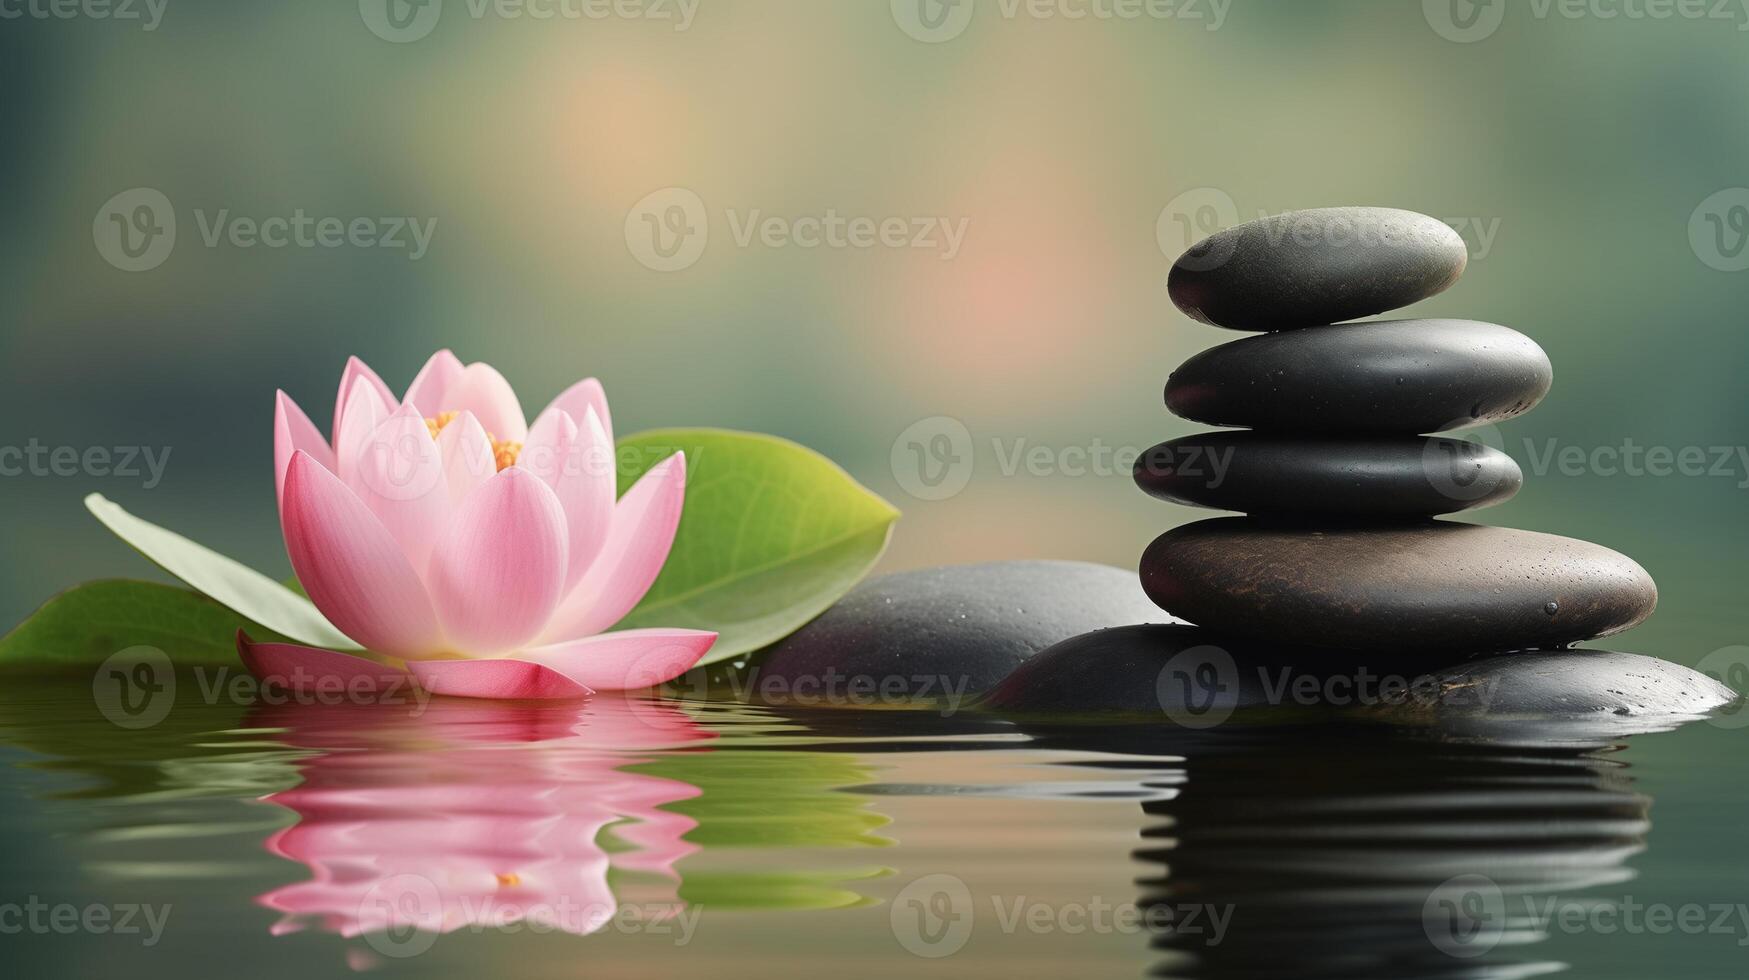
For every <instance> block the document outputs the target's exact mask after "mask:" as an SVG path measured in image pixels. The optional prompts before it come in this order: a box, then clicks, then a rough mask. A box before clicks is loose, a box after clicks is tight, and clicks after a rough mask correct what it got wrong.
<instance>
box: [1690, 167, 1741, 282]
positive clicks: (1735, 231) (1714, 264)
mask: <svg viewBox="0 0 1749 980" xmlns="http://www.w3.org/2000/svg"><path fill="white" fill-rule="evenodd" d="M1688 247H1689V248H1692V249H1693V250H1694V254H1695V257H1696V258H1698V259H1700V260H1701V261H1702V262H1704V263H1706V264H1707V266H1708V267H1709V268H1713V269H1717V270H1719V271H1720V272H1742V271H1743V270H1745V269H1749V187H1727V188H1725V189H1724V190H1722V191H1718V192H1717V193H1714V194H1712V195H1710V196H1708V197H1707V199H1706V200H1704V201H1702V202H1700V203H1699V204H1697V205H1695V208H1694V213H1693V214H1691V215H1689V216H1688Z"/></svg>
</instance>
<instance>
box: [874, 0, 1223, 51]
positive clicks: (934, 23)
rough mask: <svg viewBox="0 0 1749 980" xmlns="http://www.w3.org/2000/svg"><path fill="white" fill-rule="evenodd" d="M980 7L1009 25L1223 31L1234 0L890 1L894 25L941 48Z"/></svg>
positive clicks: (915, 37)
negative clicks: (1172, 24)
mask: <svg viewBox="0 0 1749 980" xmlns="http://www.w3.org/2000/svg"><path fill="white" fill-rule="evenodd" d="M980 3H981V4H982V5H983V6H984V7H985V8H986V9H993V10H995V11H996V13H997V15H998V16H1000V17H1001V18H1002V19H1003V20H1005V21H1017V20H1032V21H1051V22H1059V21H1060V22H1065V23H1071V24H1078V23H1094V24H1106V23H1114V22H1115V23H1132V22H1138V21H1177V22H1181V23H1185V24H1191V25H1199V26H1201V27H1202V29H1204V30H1208V31H1218V30H1220V29H1221V26H1222V25H1223V24H1225V23H1226V22H1227V13H1228V12H1229V11H1230V10H1232V7H1233V0H994V2H992V0H890V6H891V8H892V14H893V23H895V24H897V25H899V30H901V31H904V32H905V33H906V34H907V35H909V36H910V37H912V38H914V39H916V40H918V41H922V42H924V43H925V44H941V43H943V42H945V41H951V40H953V39H954V38H956V37H959V36H960V35H961V34H963V33H965V30H966V28H967V27H968V26H970V24H971V22H972V15H973V14H974V13H975V12H976V10H977V8H978V6H979V4H980Z"/></svg>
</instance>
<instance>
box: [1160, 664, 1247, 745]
mask: <svg viewBox="0 0 1749 980" xmlns="http://www.w3.org/2000/svg"><path fill="white" fill-rule="evenodd" d="M1154 693H1155V695H1156V696H1157V697H1158V698H1159V700H1160V707H1161V708H1162V709H1163V710H1164V711H1165V712H1166V717H1168V718H1170V719H1172V721H1174V722H1176V723H1177V724H1178V725H1179V726H1180V727H1183V728H1195V729H1202V728H1213V727H1215V726H1216V725H1219V724H1221V723H1222V722H1224V721H1226V720H1227V719H1228V718H1231V717H1232V716H1233V709H1234V708H1236V707H1238V705H1239V665H1238V664H1237V663H1236V662H1234V660H1233V656H1232V654H1230V653H1228V652H1227V651H1225V650H1223V649H1221V648H1220V647H1218V646H1212V645H1205V646H1197V647H1191V648H1190V649H1188V650H1181V651H1179V652H1178V653H1175V654H1173V655H1172V657H1171V659H1169V660H1167V661H1166V665H1165V666H1164V667H1161V668H1160V675H1159V677H1157V678H1155V681H1154Z"/></svg>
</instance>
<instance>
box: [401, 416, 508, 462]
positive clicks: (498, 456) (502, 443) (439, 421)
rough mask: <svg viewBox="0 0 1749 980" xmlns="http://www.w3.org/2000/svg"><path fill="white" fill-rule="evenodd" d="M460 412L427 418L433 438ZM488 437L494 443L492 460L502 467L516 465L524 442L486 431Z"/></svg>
mask: <svg viewBox="0 0 1749 980" xmlns="http://www.w3.org/2000/svg"><path fill="white" fill-rule="evenodd" d="M459 415H461V413H460V412H439V413H437V417H436V418H429V419H426V420H425V427H426V428H427V429H430V430H431V438H433V439H436V438H437V436H438V434H439V433H441V432H442V431H443V427H444V426H446V425H448V424H450V423H451V422H454V421H455V420H456V417H457V416H459ZM486 439H487V440H488V441H489V442H491V443H492V462H493V463H494V464H495V465H496V466H497V467H498V468H499V469H500V470H502V469H504V468H505V467H507V466H515V465H516V457H518V456H520V455H522V443H520V442H511V441H509V440H507V439H505V440H500V439H498V438H497V437H495V436H493V435H492V433H490V432H488V433H486Z"/></svg>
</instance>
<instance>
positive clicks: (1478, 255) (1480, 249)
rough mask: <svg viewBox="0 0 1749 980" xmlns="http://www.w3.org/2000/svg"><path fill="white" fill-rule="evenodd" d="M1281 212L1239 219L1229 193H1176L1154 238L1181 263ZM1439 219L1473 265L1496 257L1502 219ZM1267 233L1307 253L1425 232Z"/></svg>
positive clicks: (1311, 229)
mask: <svg viewBox="0 0 1749 980" xmlns="http://www.w3.org/2000/svg"><path fill="white" fill-rule="evenodd" d="M1281 213H1285V212H1278V211H1270V210H1269V209H1267V208H1259V209H1257V210H1256V211H1255V213H1250V214H1241V212H1240V209H1239V205H1238V202H1236V201H1235V200H1234V199H1233V196H1232V195H1231V194H1229V193H1227V192H1226V191H1224V190H1222V189H1220V188H1218V187H1194V188H1191V189H1190V190H1187V191H1184V192H1182V193H1180V194H1178V195H1177V196H1176V197H1174V198H1172V200H1170V201H1168V202H1166V206H1165V207H1163V208H1161V209H1160V214H1159V217H1157V218H1156V219H1155V222H1154V237H1155V240H1156V241H1157V242H1158V243H1159V245H1160V251H1161V252H1163V253H1164V254H1165V255H1166V257H1167V258H1169V259H1173V260H1177V259H1178V258H1179V257H1181V256H1183V255H1184V253H1185V252H1187V251H1188V250H1189V249H1190V247H1191V246H1192V245H1195V244H1197V243H1198V242H1200V241H1202V240H1203V239H1206V238H1208V237H1209V236H1210V235H1213V234H1214V233H1215V232H1217V231H1221V230H1223V229H1226V228H1231V227H1233V226H1234V225H1237V224H1240V223H1242V222H1244V221H1250V220H1254V219H1261V218H1268V217H1271V216H1273V215H1276V214H1281ZM1439 220H1440V221H1442V222H1443V223H1444V224H1445V225H1446V226H1447V227H1449V228H1451V230H1452V231H1455V232H1457V235H1458V237H1459V238H1462V239H1463V240H1464V246H1465V247H1466V248H1467V249H1469V253H1470V261H1472V262H1479V261H1482V260H1483V259H1486V258H1487V257H1488V256H1489V255H1491V254H1492V253H1493V251H1494V245H1495V242H1496V240H1497V239H1498V238H1499V236H1500V218H1499V217H1485V216H1475V215H1467V216H1466V215H1456V216H1451V217H1445V218H1440V219H1439ZM1268 230H1270V231H1271V232H1273V233H1274V234H1277V235H1279V236H1280V238H1279V239H1277V240H1274V241H1271V242H1270V244H1271V245H1272V246H1273V245H1281V244H1288V245H1295V246H1299V247H1305V248H1311V247H1317V246H1321V245H1327V246H1329V247H1331V248H1344V247H1355V246H1359V247H1370V246H1374V245H1380V244H1385V242H1383V241H1374V240H1372V239H1371V237H1370V236H1371V235H1374V234H1382V235H1390V234H1392V233H1393V232H1395V233H1396V234H1399V235H1416V234H1421V233H1422V229H1421V226H1419V225H1405V226H1404V227H1402V228H1399V229H1393V228H1392V227H1391V225H1390V224H1389V223H1388V222H1387V223H1386V224H1384V225H1383V226H1381V227H1380V228H1378V229H1367V228H1362V227H1361V226H1359V225H1357V224H1354V223H1352V222H1346V221H1330V220H1323V219H1320V220H1306V221H1298V222H1288V223H1285V224H1282V225H1279V226H1274V227H1271V228H1269V229H1268ZM1228 257H1229V256H1227V255H1220V254H1216V255H1213V256H1205V257H1202V258H1201V261H1202V262H1203V263H1205V264H1207V265H1209V266H1210V267H1213V266H1214V265H1218V264H1219V263H1220V262H1223V261H1225V260H1226V258H1228Z"/></svg>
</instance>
